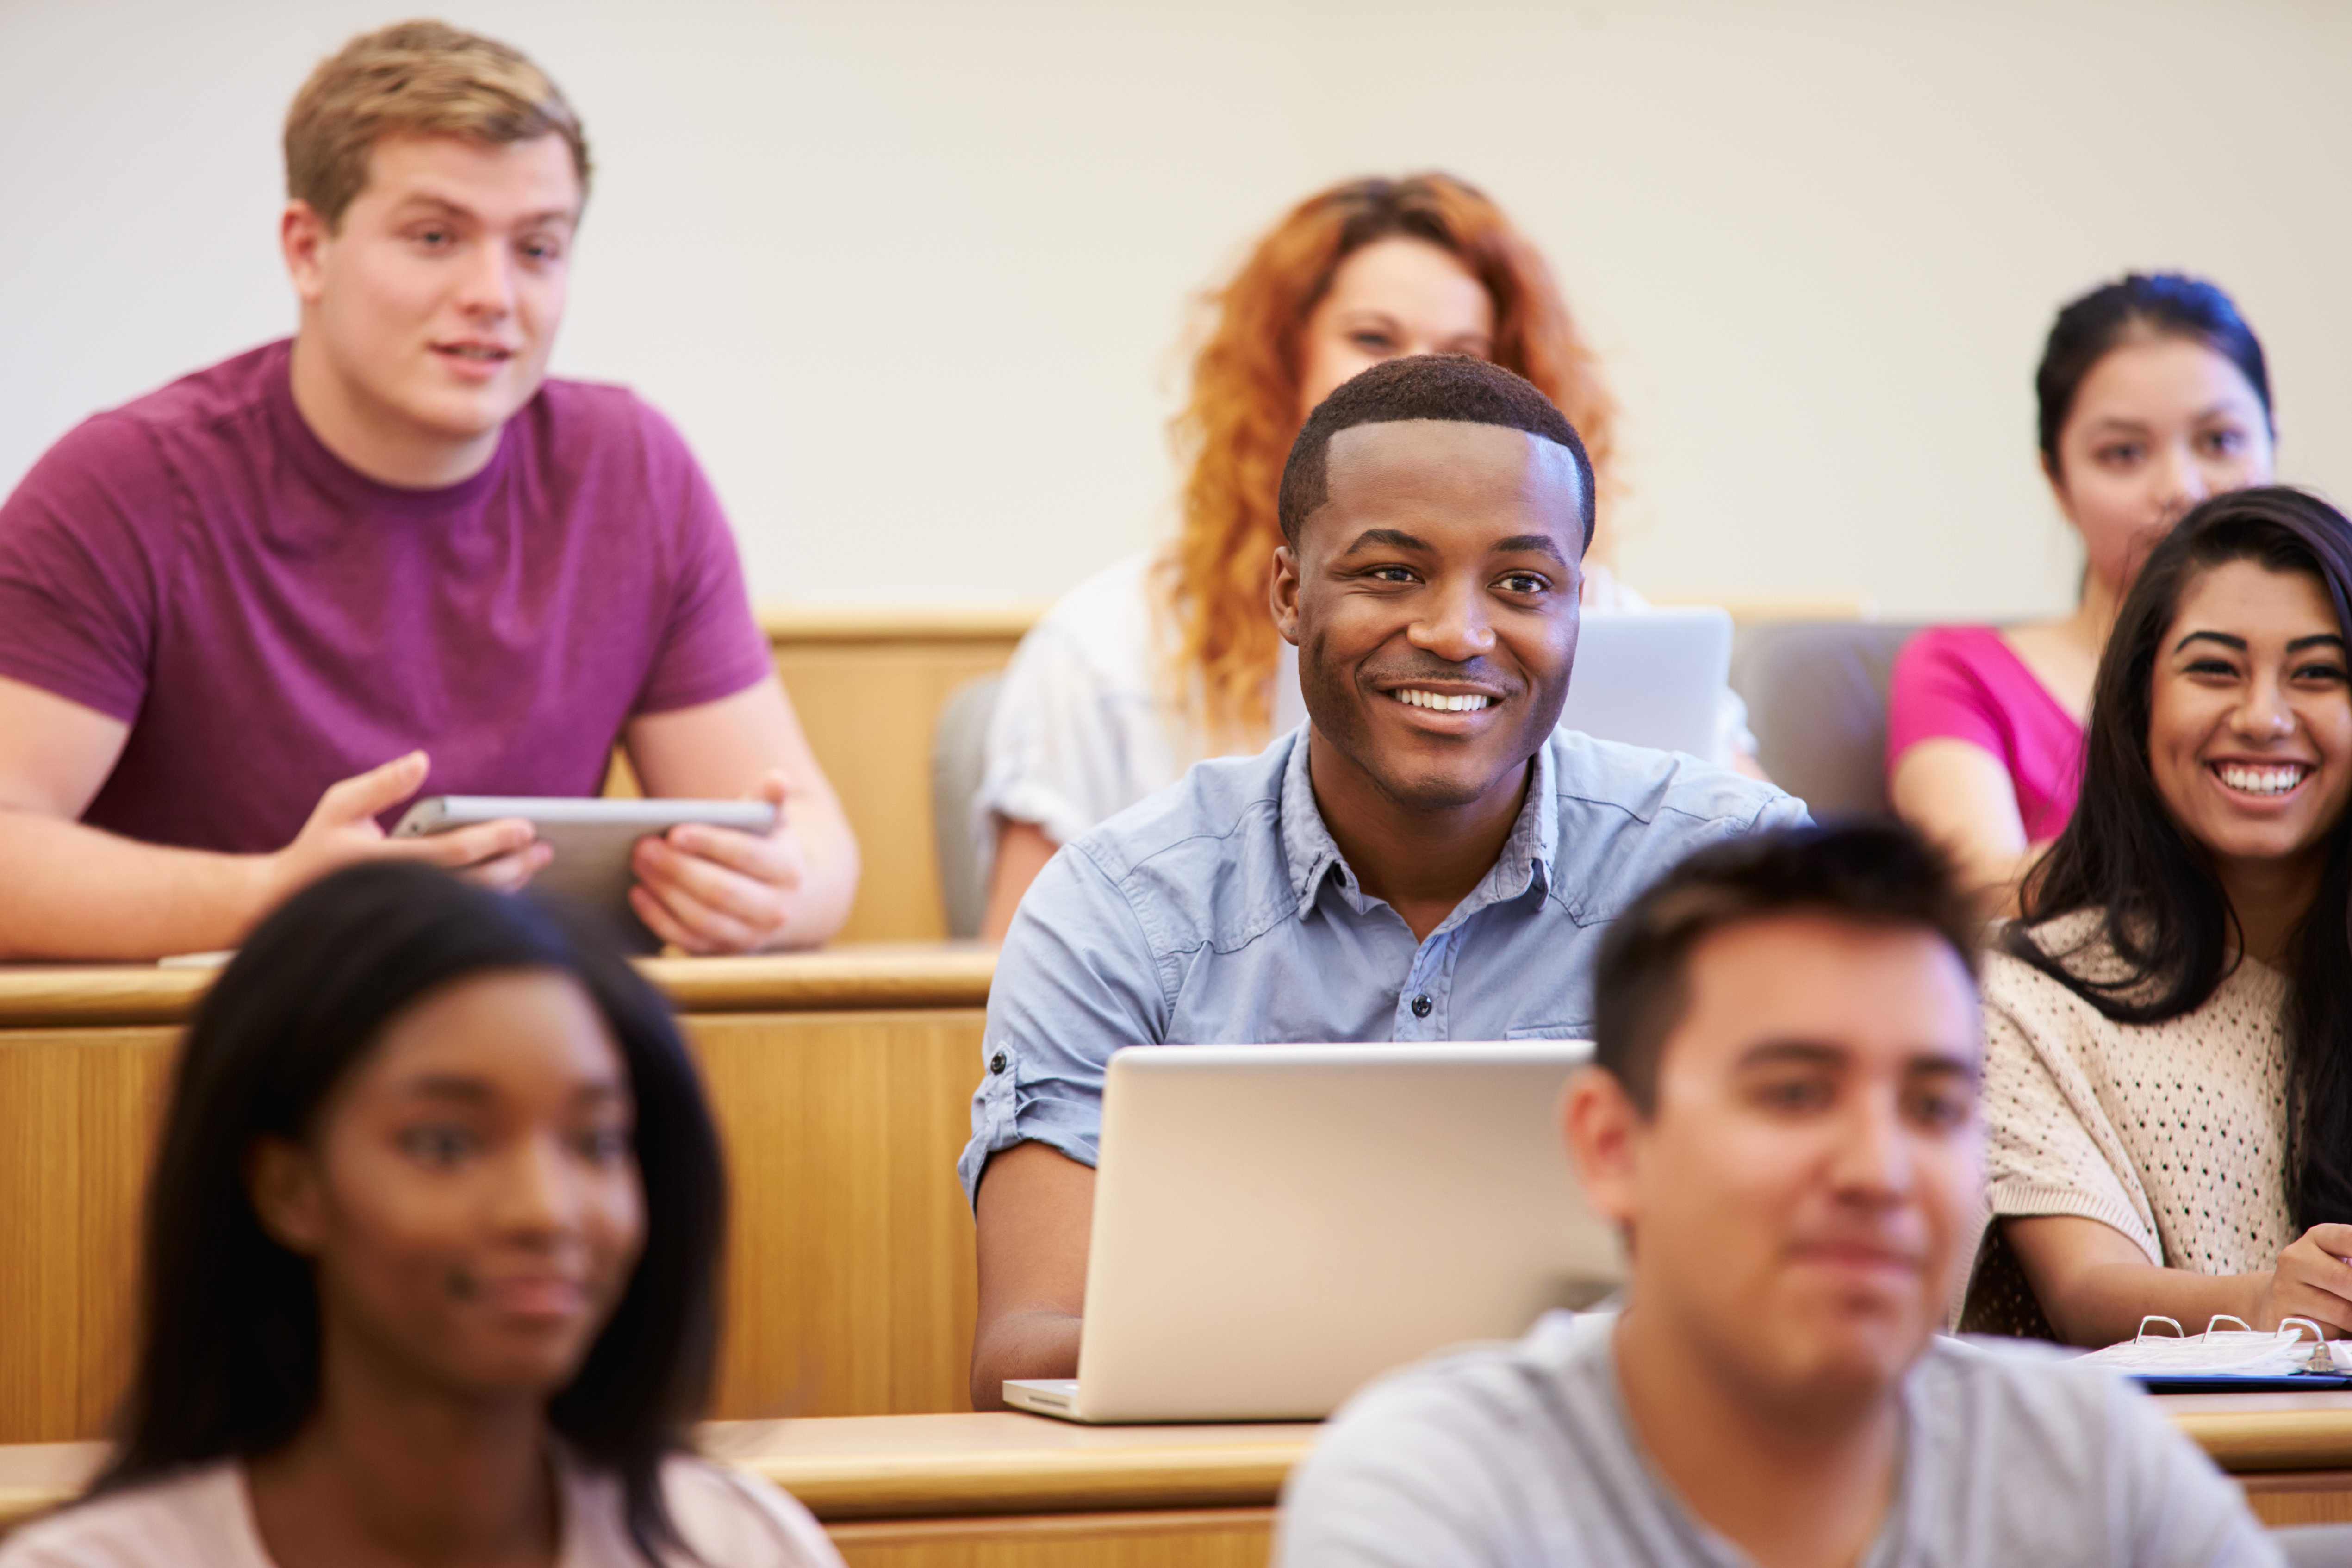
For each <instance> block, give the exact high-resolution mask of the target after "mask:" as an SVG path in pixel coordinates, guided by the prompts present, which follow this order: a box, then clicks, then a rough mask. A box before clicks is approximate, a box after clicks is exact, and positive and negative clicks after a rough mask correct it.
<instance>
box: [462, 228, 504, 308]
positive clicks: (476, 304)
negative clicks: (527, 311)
mask: <svg viewBox="0 0 2352 1568" xmlns="http://www.w3.org/2000/svg"><path fill="white" fill-rule="evenodd" d="M471 250H472V254H471V255H470V256H468V257H467V267H466V270H465V275H464V277H463V278H462V279H460V280H459V284H458V295H457V306H458V309H460V310H464V311H465V312H466V314H467V315H468V316H470V317H473V318H474V319H475V320H477V321H504V320H505V319H506V318H507V317H508V316H509V314H511V313H512V312H513V310H514V300H515V290H514V258H513V257H512V256H510V255H509V254H508V251H507V247H505V246H503V245H477V246H474V247H471Z"/></svg>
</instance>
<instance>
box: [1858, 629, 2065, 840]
mask: <svg viewBox="0 0 2352 1568" xmlns="http://www.w3.org/2000/svg"><path fill="white" fill-rule="evenodd" d="M1934 740H1954V741H1966V742H1969V744H1970V745H1972V746H1980V747H1982V748H1983V749H1984V750H1986V751H1988V752H1991V753H1992V754H1993V755H1994V756H1996V757H1998V758H2000V765H2001V766H2002V767H2004V768H2006V769H2008V770H2009V782H2010V784H2011V787H2012V788H2014V789H2015V790H2016V791H2017V815H2018V816H2019V817H2021V819H2022V820H2023V821H2024V823H2025V837H2026V839H2027V841H2028V842H2030V843H2033V844H2040V843H2042V841H2043V840H2045V839H2050V838H2055V837H2057V836H2058V830H2059V829H2060V828H2062V827H2064V826H2066V819H2067V818H2068V817H2070V816H2074V797H2075V796H2076V795H2078V794H2080V793H2081V791H2082V787H2083V726H2082V725H2081V724H2080V723H2078V722H2076V721H2075V719H2074V714H2072V713H2070V712H2068V711H2067V710H2065V709H2064V708H2063V707H2062V706H2060V704H2059V701H2058V700H2057V699H2056V698H2055V697H2053V696H2051V695H2050V689H2049V688H2048V687H2046V686H2044V685H2042V682H2041V681H2039V680H2037V679H2034V675H2033V672H2032V670H2030V669H2028V668H2025V663H2024V661H2023V660H2022V659H2020V658H2018V657H2017V653H2016V651H2015V650H2014V649H2012V648H2011V647H2010V646H2009V644H2008V642H2007V641H2006V640H2004V639H2003V638H2002V637H2001V635H2000V633H1999V632H1997V631H1995V630H1994V629H1993V628H1992V627H1990V626H1936V627H1934V628H1932V629H1930V630H1927V631H1924V632H1921V633H1920V634H1919V635H1918V636H1917V637H1913V638H1912V639H1911V641H1910V642H1909V643H1907V644H1906V645H1905V647H1904V649H1903V652H1902V653H1901V654H1900V655H1899V656H1898V657H1897V658H1895V678H1894V679H1893V681H1892V682H1891V683H1890V684H1889V685H1888V687H1887V691H1886V772H1887V775H1888V777H1890V778H1891V777H1893V776H1894V773H1895V763H1898V762H1900V761H1901V760H1902V758H1903V753H1904V752H1907V751H1909V750H1910V749H1911V748H1912V747H1914V746H1916V745H1917V744H1918V743H1919V742H1922V741H1934Z"/></svg>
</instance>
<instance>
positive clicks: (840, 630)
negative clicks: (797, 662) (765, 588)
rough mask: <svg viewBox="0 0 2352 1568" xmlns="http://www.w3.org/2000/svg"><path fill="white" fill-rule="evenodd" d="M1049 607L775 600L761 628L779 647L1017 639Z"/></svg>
mask: <svg viewBox="0 0 2352 1568" xmlns="http://www.w3.org/2000/svg"><path fill="white" fill-rule="evenodd" d="M1046 607H1047V606H1046V605H1045V604H1043V603H1039V604H1034V605H768V606H766V607H765V608H763V609H762V610H761V611H760V629H761V631H762V632H764V633H766V634H767V637H768V642H769V644H770V645H771V646H772V647H845V646H857V645H866V644H875V643H943V642H973V643H993V642H1018V641H1020V640H1021V638H1022V637H1024V635H1026V634H1027V632H1028V630H1029V628H1030V627H1031V626H1035V625H1036V624H1037V620H1038V617H1039V616H1043V615H1044V614H1045V610H1046Z"/></svg>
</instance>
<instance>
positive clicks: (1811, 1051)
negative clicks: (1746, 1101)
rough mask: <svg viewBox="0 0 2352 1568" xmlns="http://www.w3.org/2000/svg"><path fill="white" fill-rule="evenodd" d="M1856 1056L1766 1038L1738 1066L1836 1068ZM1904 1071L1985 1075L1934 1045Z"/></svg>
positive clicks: (1927, 1074)
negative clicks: (1933, 1047) (1934, 1047)
mask: <svg viewBox="0 0 2352 1568" xmlns="http://www.w3.org/2000/svg"><path fill="white" fill-rule="evenodd" d="M1852 1055H1853V1053H1852V1052H1850V1051H1848V1050H1845V1049H1843V1047H1838V1046H1831V1045H1823V1044H1822V1043H1821V1042H1819V1041H1815V1040H1765V1041H1762V1042H1761V1043H1759V1044H1757V1045H1753V1046H1750V1047H1748V1049H1747V1050H1745V1051H1743V1052H1741V1053H1740V1056H1739V1060H1738V1063H1737V1064H1736V1066H1737V1070H1738V1071H1741V1072H1745V1071H1747V1070H1748V1069H1749V1068H1769V1067H1813V1068H1835V1067H1843V1066H1844V1065H1845V1062H1846V1061H1847V1059H1848V1058H1850V1057H1851V1056H1852ZM1903 1070H1904V1072H1905V1073H1906V1075H1909V1076H1912V1077H1927V1078H1958V1079H1967V1080H1968V1081H1969V1082H1971V1083H1973V1082H1975V1081H1976V1080H1977V1079H1978V1078H1979V1077H1980V1076H1981V1073H1980V1069H1979V1068H1978V1066H1977V1064H1976V1062H1975V1061H1974V1060H1972V1059H1971V1058H1968V1057H1965V1056H1954V1055H1952V1054H1951V1053H1950V1052H1948V1051H1942V1050H1936V1049H1932V1048H1929V1049H1922V1050H1917V1051H1914V1052H1913V1053H1912V1054H1911V1056H1910V1058H1909V1059H1908V1060H1906V1062H1905V1063H1904V1064H1903Z"/></svg>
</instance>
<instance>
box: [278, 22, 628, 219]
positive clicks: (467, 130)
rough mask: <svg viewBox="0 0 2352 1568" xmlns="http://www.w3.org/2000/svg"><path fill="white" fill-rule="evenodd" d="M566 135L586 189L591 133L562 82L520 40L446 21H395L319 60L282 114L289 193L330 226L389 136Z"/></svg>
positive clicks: (488, 138)
mask: <svg viewBox="0 0 2352 1568" xmlns="http://www.w3.org/2000/svg"><path fill="white" fill-rule="evenodd" d="M551 134H552V135H556V136H561V137H562V138H563V141H564V144H565V145H566V146H568V147H570V148H571V149H572V167H573V169H575V170H576V171H577V172H578V173H579V175H580V195H581V198H582V199H583V200H585V199H586V198H587V195H588V169H589V164H588V138H587V136H586V134H585V133H584V132H583V131H582V130H581V129H580V117H579V116H578V115H577V114H575V113H573V112H572V105H571V104H570V103H569V102H567V101H566V100H565V99H564V97H563V93H562V89H559V88H558V87H557V86H556V85H555V83H554V82H553V81H552V80H551V79H549V77H548V75H547V73H546V72H545V71H542V70H541V69H540V68H538V67H537V66H535V65H533V64H531V63H530V59H529V58H526V57H525V56H524V55H523V53H522V51H520V49H514V48H509V47H508V46H506V45H505V44H501V43H499V41H498V40H497V39H495V38H485V37H481V36H479V35H478V34H475V33H467V32H462V31H460V30H459V29H457V28H456V27H452V26H448V25H447V24H446V23H444V22H399V23H395V24H394V25H393V26H389V27H384V28H382V29H380V30H378V31H376V32H373V33H365V34H362V35H361V36H360V37H356V38H353V39H352V41H351V42H350V43H348V44H345V45H344V46H343V47H342V48H341V49H340V50H339V51H337V52H336V53H335V55H334V56H333V57H332V58H329V59H327V60H324V61H322V62H321V63H320V66H319V68H318V69H316V70H314V71H312V72H311V73H310V80H308V81H306V82H304V83H303V84H302V90H301V91H299V92H298V93H296V94H295V95H294V106H293V108H291V109H289V110H287V113H286V194H287V195H289V196H290V197H292V198H294V199H295V200H297V201H301V202H306V203H308V204H309V205H310V209H311V210H312V211H313V212H316V213H317V214H318V215H319V216H320V217H321V218H323V219H325V220H326V223H327V226H328V227H330V228H333V227H336V226H339V225H341V222H342V221H343V212H344V210H345V209H346V208H348V207H349V206H350V205H352V198H353V197H355V196H357V195H359V194H360V192H361V191H362V189H363V188H365V186H366V184H367V175H368V155H369V154H370V153H373V151H374V150H375V144H376V143H377V142H380V141H382V140H383V138H385V137H387V136H462V137H464V138H466V139H467V140H468V141H471V142H488V144H490V145H492V146H505V145H507V144H508V143H509V142H530V141H534V140H536V139H537V138H539V137H541V136H546V135H551Z"/></svg>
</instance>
